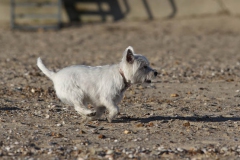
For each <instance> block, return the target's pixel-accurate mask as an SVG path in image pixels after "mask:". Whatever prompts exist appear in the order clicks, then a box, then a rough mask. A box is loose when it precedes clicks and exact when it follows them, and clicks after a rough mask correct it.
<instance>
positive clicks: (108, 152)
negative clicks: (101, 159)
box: [106, 149, 114, 154]
mask: <svg viewBox="0 0 240 160" xmlns="http://www.w3.org/2000/svg"><path fill="white" fill-rule="evenodd" d="M113 153H114V151H113V150H111V149H109V150H107V152H106V154H113Z"/></svg>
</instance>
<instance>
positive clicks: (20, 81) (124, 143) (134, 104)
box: [0, 16, 240, 160]
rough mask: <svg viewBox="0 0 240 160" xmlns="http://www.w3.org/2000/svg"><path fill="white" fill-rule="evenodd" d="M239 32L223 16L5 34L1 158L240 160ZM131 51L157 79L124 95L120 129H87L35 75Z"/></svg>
mask: <svg viewBox="0 0 240 160" xmlns="http://www.w3.org/2000/svg"><path fill="white" fill-rule="evenodd" d="M239 28H240V19H239V18H238V17H227V16H219V17H202V18H190V19H174V20H165V21H157V20H155V21H144V22H143V21H142V22H118V23H114V24H112V23H108V24H96V25H84V26H82V27H75V28H74V27H73V28H65V29H62V30H60V31H57V32H55V31H49V32H42V31H39V32H20V31H10V30H6V29H0V128H1V129H0V159H18V158H20V159H38V158H39V159H44V158H45V159H79V160H80V159H158V158H162V159H239V158H240V134H239V131H240V117H239V115H240V86H239V82H240V53H239V51H240V29H239ZM129 45H131V46H133V47H134V49H135V51H136V52H137V53H140V54H143V55H145V56H146V57H147V58H148V59H149V61H150V62H151V65H152V67H153V68H156V69H157V70H158V71H159V72H160V74H159V76H158V77H157V79H156V80H155V81H154V82H153V83H152V84H151V85H145V84H144V85H133V86H132V87H131V88H129V89H128V90H127V91H126V94H125V98H124V99H123V101H122V102H121V104H120V105H119V107H120V112H121V113H120V115H118V117H117V118H116V119H115V120H114V121H113V123H108V122H106V121H105V118H104V117H103V118H102V120H100V121H93V122H89V123H88V125H87V126H82V125H81V124H80V121H81V117H80V115H79V114H77V113H76V111H75V110H74V109H73V107H71V106H66V105H64V104H63V103H62V102H60V101H59V100H58V99H57V97H56V95H55V92H54V89H53V85H52V82H51V81H50V80H49V79H48V78H46V76H44V75H43V74H42V73H41V72H40V70H39V69H38V68H37V67H36V59H37V57H39V56H41V58H42V59H43V61H44V63H45V64H46V66H47V67H48V68H50V69H52V70H55V71H57V70H58V69H61V68H63V67H66V66H69V65H74V64H85V65H104V64H113V63H117V62H119V61H120V60H121V57H122V52H123V51H124V49H125V48H126V47H127V46H129Z"/></svg>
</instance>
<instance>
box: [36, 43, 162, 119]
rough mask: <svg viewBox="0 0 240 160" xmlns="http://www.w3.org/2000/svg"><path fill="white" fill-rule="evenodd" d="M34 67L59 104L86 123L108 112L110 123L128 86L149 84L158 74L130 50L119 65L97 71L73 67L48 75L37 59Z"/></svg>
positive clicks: (82, 66)
mask: <svg viewBox="0 0 240 160" xmlns="http://www.w3.org/2000/svg"><path fill="white" fill-rule="evenodd" d="M37 66H38V67H39V68H40V69H41V70H42V72H43V73H44V74H45V75H46V76H47V77H49V78H50V79H51V80H52V81H53V83H54V88H55V90H56V94H57V96H58V98H59V99H60V100H61V101H62V102H64V103H66V104H68V105H72V106H74V108H75V110H76V111H77V112H78V113H79V114H81V115H82V116H83V117H85V119H86V118H87V119H91V120H92V119H98V118H100V117H101V115H102V114H103V113H104V112H105V109H107V110H108V111H109V116H108V121H109V122H111V121H112V119H113V118H114V117H115V116H116V115H117V114H118V112H119V108H118V106H117V104H118V103H119V102H120V101H121V99H122V97H123V93H124V92H125V90H126V89H127V88H128V87H129V86H130V85H131V84H134V83H144V82H147V83H151V79H152V78H154V77H156V76H157V74H158V73H157V71H156V70H153V69H152V68H150V67H149V62H148V60H147V58H145V57H144V56H142V55H139V54H135V52H134V50H133V48H132V47H130V46H129V47H128V48H127V49H126V50H125V51H124V53H123V58H122V61H121V62H120V63H119V64H114V65H105V66H96V67H91V66H84V65H76V66H70V67H66V68H63V69H62V70H60V71H59V72H57V73H55V72H52V71H49V70H48V69H47V68H46V67H45V66H44V64H43V63H42V60H41V59H40V58H38V60H37ZM88 103H91V104H92V105H94V107H95V110H94V111H92V110H90V109H88V108H87V107H86V106H87V104H88Z"/></svg>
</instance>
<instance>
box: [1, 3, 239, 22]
mask: <svg viewBox="0 0 240 160" xmlns="http://www.w3.org/2000/svg"><path fill="white" fill-rule="evenodd" d="M239 6H240V1H239V0H201V1H199V0H34V1H27V0H11V1H9V0H1V2H0V27H2V26H5V27H6V26H9V25H10V21H11V20H14V22H16V24H24V25H38V24H42V25H49V24H55V23H62V24H73V23H74V24H76V23H78V22H81V23H89V22H106V21H108V22H111V21H118V20H122V19H124V20H128V21H136V20H152V19H168V18H180V17H181V18H182V17H193V16H207V15H216V14H231V15H239V14H240V10H239ZM10 11H11V13H12V14H10Z"/></svg>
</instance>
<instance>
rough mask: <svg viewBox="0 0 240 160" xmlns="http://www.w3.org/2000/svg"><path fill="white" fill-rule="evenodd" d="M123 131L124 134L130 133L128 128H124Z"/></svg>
mask: <svg viewBox="0 0 240 160" xmlns="http://www.w3.org/2000/svg"><path fill="white" fill-rule="evenodd" d="M123 133H124V134H130V133H131V132H130V131H129V130H125V131H124V132H123Z"/></svg>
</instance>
